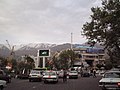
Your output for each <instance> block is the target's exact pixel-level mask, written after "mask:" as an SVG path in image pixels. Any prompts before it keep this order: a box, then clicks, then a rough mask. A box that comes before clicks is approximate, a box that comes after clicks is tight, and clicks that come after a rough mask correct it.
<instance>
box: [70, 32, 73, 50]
mask: <svg viewBox="0 0 120 90" xmlns="http://www.w3.org/2000/svg"><path fill="white" fill-rule="evenodd" d="M72 44H73V33H71V48H70V49H71V50H72V49H73V46H72Z"/></svg>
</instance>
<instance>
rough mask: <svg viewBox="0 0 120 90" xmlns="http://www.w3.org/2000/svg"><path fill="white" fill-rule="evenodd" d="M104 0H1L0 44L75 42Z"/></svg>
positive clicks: (83, 40) (77, 41)
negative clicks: (93, 11)
mask: <svg viewBox="0 0 120 90" xmlns="http://www.w3.org/2000/svg"><path fill="white" fill-rule="evenodd" d="M100 1H101V0H0V44H5V43H6V40H8V41H9V43H11V44H14V45H15V44H27V43H51V44H62V43H71V33H72V41H73V43H75V44H82V43H85V42H86V41H87V40H86V39H85V37H83V36H82V35H81V31H82V27H83V24H85V22H87V21H89V20H90V15H91V8H92V7H96V6H100V5H101V2H100Z"/></svg>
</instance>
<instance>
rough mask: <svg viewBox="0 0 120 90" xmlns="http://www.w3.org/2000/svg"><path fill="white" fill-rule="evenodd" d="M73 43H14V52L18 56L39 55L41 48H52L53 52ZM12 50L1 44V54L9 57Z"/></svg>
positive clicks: (68, 46)
mask: <svg viewBox="0 0 120 90" xmlns="http://www.w3.org/2000/svg"><path fill="white" fill-rule="evenodd" d="M70 46H71V44H69V43H66V44H60V45H57V44H48V43H29V44H21V45H14V52H15V55H16V56H23V55H34V56H37V51H38V50H39V49H50V51H51V52H56V51H61V50H65V49H67V48H70ZM10 52H11V50H10V49H9V47H7V46H5V45H3V44H0V56H2V57H7V56H9V55H10Z"/></svg>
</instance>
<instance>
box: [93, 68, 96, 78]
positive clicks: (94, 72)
mask: <svg viewBox="0 0 120 90" xmlns="http://www.w3.org/2000/svg"><path fill="white" fill-rule="evenodd" d="M93 77H96V70H95V69H94V70H93Z"/></svg>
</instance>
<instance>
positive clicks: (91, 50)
mask: <svg viewBox="0 0 120 90" xmlns="http://www.w3.org/2000/svg"><path fill="white" fill-rule="evenodd" d="M73 50H74V51H75V52H76V53H79V54H80V62H81V63H83V62H86V63H87V64H88V65H89V66H95V65H96V64H104V61H105V54H104V49H103V48H96V47H89V46H84V45H83V46H82V45H81V46H77V47H76V48H74V49H73Z"/></svg>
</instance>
